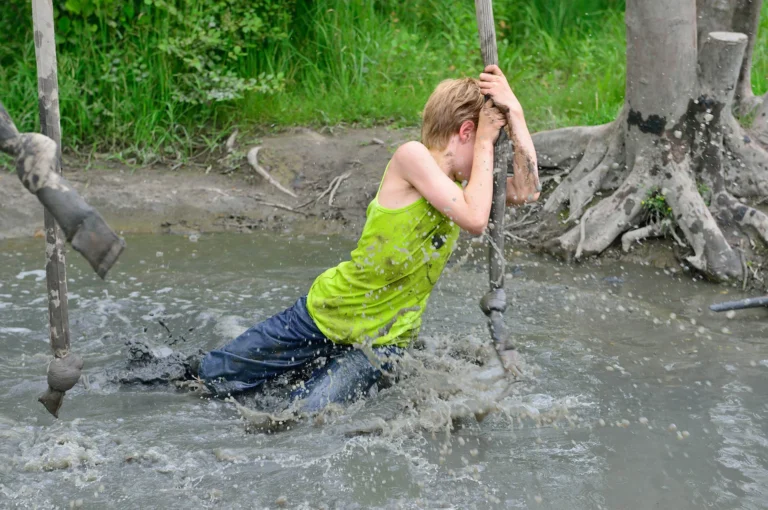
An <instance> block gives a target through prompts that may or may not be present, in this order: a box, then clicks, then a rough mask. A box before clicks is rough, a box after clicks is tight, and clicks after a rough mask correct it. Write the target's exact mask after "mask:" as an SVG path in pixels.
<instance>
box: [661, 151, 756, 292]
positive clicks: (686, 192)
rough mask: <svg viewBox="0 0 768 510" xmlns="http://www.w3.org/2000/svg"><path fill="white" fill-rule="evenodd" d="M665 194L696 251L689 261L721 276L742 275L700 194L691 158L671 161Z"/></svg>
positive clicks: (736, 256)
mask: <svg viewBox="0 0 768 510" xmlns="http://www.w3.org/2000/svg"><path fill="white" fill-rule="evenodd" d="M664 175H665V177H664V180H663V188H662V193H663V194H664V196H665V198H666V200H667V204H669V206H670V207H671V208H672V212H673V214H674V218H675V221H676V222H677V224H678V226H679V227H680V229H681V230H682V231H683V233H684V234H685V238H686V239H687V240H688V243H689V244H690V245H691V248H693V252H694V254H693V255H692V256H690V257H687V258H686V260H687V261H688V263H690V264H691V265H692V266H693V267H695V268H696V269H698V270H699V271H701V272H702V273H707V274H710V275H712V276H714V277H716V278H718V279H728V278H731V277H736V276H739V275H740V273H741V264H740V262H739V257H738V255H737V254H736V252H734V251H733V249H732V248H731V247H730V245H729V244H728V242H727V241H726V239H725V237H724V236H723V233H722V231H721V230H720V227H719V226H718V225H717V222H716V221H715V219H714V218H713V217H712V214H711V213H710V212H709V209H708V208H707V205H706V204H705V203H704V199H703V198H702V196H701V195H700V194H699V190H698V188H697V186H696V181H695V180H694V178H693V176H692V175H691V172H690V161H689V160H688V158H685V159H684V160H683V161H682V162H680V163H678V162H676V161H669V162H668V165H667V167H666V168H665V171H664Z"/></svg>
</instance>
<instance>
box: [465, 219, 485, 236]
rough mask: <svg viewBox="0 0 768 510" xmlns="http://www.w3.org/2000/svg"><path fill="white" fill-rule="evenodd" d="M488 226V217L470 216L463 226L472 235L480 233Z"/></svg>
mask: <svg viewBox="0 0 768 510" xmlns="http://www.w3.org/2000/svg"><path fill="white" fill-rule="evenodd" d="M486 228H488V218H487V217H485V218H472V219H471V220H470V221H469V222H468V223H467V225H466V226H465V227H464V230H466V231H467V232H469V233H470V234H472V235H474V236H479V235H482V234H483V232H485V229H486Z"/></svg>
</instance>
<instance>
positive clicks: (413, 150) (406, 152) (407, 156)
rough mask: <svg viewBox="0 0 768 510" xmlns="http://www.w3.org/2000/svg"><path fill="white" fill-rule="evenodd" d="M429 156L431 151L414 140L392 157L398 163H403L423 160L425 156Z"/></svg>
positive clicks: (405, 144)
mask: <svg viewBox="0 0 768 510" xmlns="http://www.w3.org/2000/svg"><path fill="white" fill-rule="evenodd" d="M428 154H429V149H427V148H426V146H425V145H424V144H423V143H421V142H417V141H415V140H412V141H410V142H405V143H404V144H403V145H401V146H400V147H398V148H397V150H395V153H394V154H393V155H392V159H393V160H395V161H396V162H398V163H402V162H406V161H411V160H413V159H417V158H423V157H424V155H428Z"/></svg>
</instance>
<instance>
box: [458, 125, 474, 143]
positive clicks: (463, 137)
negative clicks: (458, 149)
mask: <svg viewBox="0 0 768 510" xmlns="http://www.w3.org/2000/svg"><path fill="white" fill-rule="evenodd" d="M474 132H475V123H474V122H473V121H471V120H465V121H464V122H462V123H461V127H460V128H459V141H461V142H463V143H466V142H468V141H469V140H470V138H472V134H473V133H474Z"/></svg>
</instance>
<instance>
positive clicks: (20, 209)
mask: <svg viewBox="0 0 768 510" xmlns="http://www.w3.org/2000/svg"><path fill="white" fill-rule="evenodd" d="M418 137H419V133H418V131H417V130H416V129H413V128H410V129H388V128H384V127H379V128H370V129H344V128H334V130H332V131H331V132H324V133H319V132H317V131H313V130H310V129H304V128H301V129H295V130H292V131H288V132H283V133H280V134H275V135H270V136H265V137H261V138H256V137H254V136H253V135H241V136H239V137H236V138H235V139H233V140H234V143H233V144H231V145H229V147H227V146H226V145H225V144H221V146H220V147H218V148H217V149H216V150H214V151H212V152H209V153H206V154H204V155H201V156H198V157H193V158H191V159H190V160H189V161H187V162H185V163H184V164H178V163H176V164H173V163H171V164H152V165H147V166H135V165H134V166H131V165H126V164H122V163H117V162H115V161H114V158H110V157H108V155H103V156H101V157H99V156H97V157H94V158H91V159H90V160H87V161H86V160H85V159H83V158H77V157H73V156H65V158H64V173H65V175H66V177H67V178H68V179H69V180H70V181H71V182H72V183H73V184H74V185H75V186H76V187H77V189H78V191H80V192H81V193H82V194H83V196H84V197H85V199H86V200H87V201H88V202H89V203H91V204H92V205H94V206H95V207H97V208H98V209H99V211H100V212H101V213H102V215H103V216H104V217H105V218H106V219H107V221H108V222H109V223H110V225H112V227H113V228H114V229H115V230H116V231H118V232H119V233H121V234H122V235H126V234H138V233H171V234H182V235H193V234H196V233H206V232H222V231H233V232H249V231H257V230H266V231H272V232H284V233H295V234H343V235H345V236H349V237H352V238H353V237H356V236H358V235H359V233H360V231H361V230H362V227H363V224H364V222H365V209H366V207H367V205H368V203H369V202H370V200H371V199H372V198H373V196H374V195H375V193H376V190H377V187H378V184H379V181H380V179H381V177H382V175H383V172H384V169H385V167H386V165H387V162H388V161H389V159H390V157H391V156H392V154H393V152H394V151H395V149H396V148H397V147H398V146H399V145H401V144H402V143H404V142H406V141H408V140H414V139H418ZM256 146H260V147H261V150H260V151H259V153H258V163H259V164H260V166H262V167H263V168H264V169H265V170H267V171H268V172H269V174H270V175H271V176H272V177H273V178H274V179H275V180H277V181H278V182H279V183H280V185H282V186H283V187H284V188H286V189H288V190H290V191H292V192H293V193H294V194H295V195H296V197H292V196H290V195H288V194H286V193H284V192H283V191H281V190H279V189H278V188H277V187H275V186H274V185H272V184H270V183H269V182H267V180H266V179H265V178H264V177H263V176H261V175H259V174H258V173H257V172H256V171H255V170H254V169H253V168H252V167H251V165H249V163H248V161H247V153H248V151H249V150H250V149H251V148H253V147H256ZM10 170H11V169H10V168H9V167H7V166H6V167H3V166H2V164H0V240H2V239H7V238H18V237H29V236H42V225H43V215H42V209H41V206H40V204H39V203H38V202H37V200H36V199H35V197H34V196H32V195H31V194H29V193H27V192H26V191H25V190H24V189H23V187H22V185H21V183H20V182H19V181H18V179H17V178H16V174H15V173H14V172H11V171H10ZM551 172H552V169H546V168H542V169H541V173H542V176H547V175H548V174H550V173H551ZM551 191H552V189H551V187H550V188H548V189H547V190H545V195H544V196H542V198H541V199H540V201H539V203H538V204H535V205H534V206H532V207H523V208H517V209H509V210H508V219H507V225H508V226H509V228H510V229H511V233H513V234H514V236H513V240H512V241H510V246H527V247H528V248H535V246H532V245H531V244H530V243H529V242H528V241H526V239H529V240H531V241H532V242H534V243H536V242H541V241H542V239H541V234H542V232H541V231H540V230H539V210H540V206H541V204H542V203H544V201H546V199H547V194H548V192H551ZM331 198H333V200H332V201H331ZM678 251H679V249H678V250H676V248H675V246H674V244H673V243H672V242H670V241H669V240H665V239H653V240H648V241H646V242H644V243H643V244H638V245H636V246H635V247H634V248H633V249H632V251H630V252H629V253H623V252H622V251H621V249H620V247H617V246H616V247H612V248H609V249H608V250H606V252H605V253H604V254H602V255H601V257H599V258H592V259H589V260H590V261H591V263H594V264H598V265H599V264H601V260H605V259H607V260H620V261H626V262H633V263H642V264H647V265H651V266H653V267H656V268H660V269H667V270H670V271H672V272H677V271H686V269H685V268H684V267H683V265H682V264H681V263H680V259H681V254H680V253H678ZM757 271H758V272H759V271H760V269H759V267H758V269H757ZM751 281H752V283H751V284H750V286H757V287H761V288H762V286H763V283H762V281H760V280H759V278H752V279H751ZM754 284H756V285H754Z"/></svg>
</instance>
